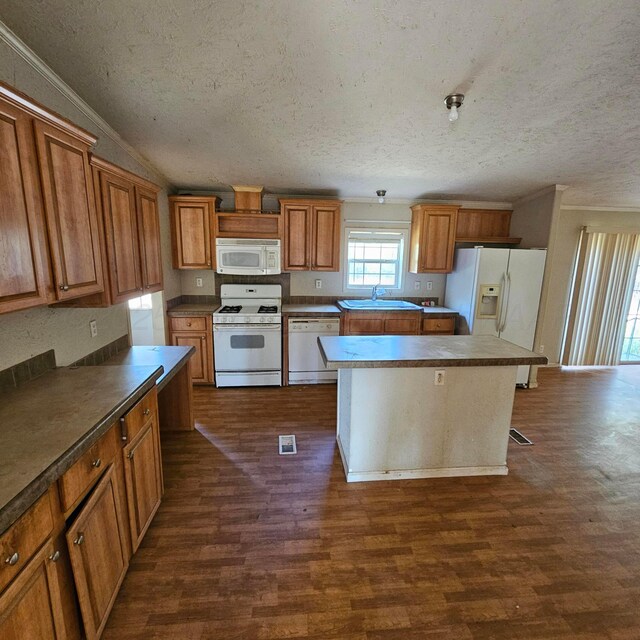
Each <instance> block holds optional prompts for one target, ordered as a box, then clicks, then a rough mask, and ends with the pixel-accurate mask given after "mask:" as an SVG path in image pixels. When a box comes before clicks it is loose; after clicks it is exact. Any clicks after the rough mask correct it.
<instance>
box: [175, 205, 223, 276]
mask: <svg viewBox="0 0 640 640" xmlns="http://www.w3.org/2000/svg"><path fill="white" fill-rule="evenodd" d="M217 202H218V198H217V197H215V196H211V197H198V196H169V203H170V206H171V239H172V247H173V266H174V268H175V269H215V255H216V253H215V238H214V233H213V231H214V228H215V221H214V215H215V210H216V205H217Z"/></svg>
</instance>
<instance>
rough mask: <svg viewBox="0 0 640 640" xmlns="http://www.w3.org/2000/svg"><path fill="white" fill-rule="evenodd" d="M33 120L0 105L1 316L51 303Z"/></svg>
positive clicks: (0, 102) (8, 106)
mask: <svg viewBox="0 0 640 640" xmlns="http://www.w3.org/2000/svg"><path fill="white" fill-rule="evenodd" d="M39 180H40V178H39V177H38V166H37V162H36V153H35V146H34V142H33V133H32V131H31V119H30V118H29V117H28V116H27V115H26V114H25V113H24V112H23V111H20V110H19V109H17V108H16V107H14V106H13V105H10V104H9V103H7V102H4V101H3V100H0V265H1V266H2V268H1V269H0V313H1V312H4V311H15V310H16V309H25V308H27V307H33V306H35V305H39V304H45V303H46V302H47V284H48V280H49V274H48V265H47V257H48V256H47V249H46V248H47V240H46V232H45V226H44V217H43V216H44V214H43V211H42V202H41V200H40V191H39V189H38V184H39Z"/></svg>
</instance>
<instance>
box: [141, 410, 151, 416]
mask: <svg viewBox="0 0 640 640" xmlns="http://www.w3.org/2000/svg"><path fill="white" fill-rule="evenodd" d="M142 413H144V415H145V416H148V415H149V414H150V413H151V409H145V410H144V411H143V412H142Z"/></svg>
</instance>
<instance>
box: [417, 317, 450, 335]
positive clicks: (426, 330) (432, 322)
mask: <svg viewBox="0 0 640 640" xmlns="http://www.w3.org/2000/svg"><path fill="white" fill-rule="evenodd" d="M455 329H456V319H455V317H451V318H423V319H422V335H423V336H452V335H453V334H454V333H455Z"/></svg>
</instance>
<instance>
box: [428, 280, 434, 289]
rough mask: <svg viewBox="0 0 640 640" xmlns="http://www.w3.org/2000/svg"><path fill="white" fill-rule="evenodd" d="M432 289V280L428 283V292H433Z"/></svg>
mask: <svg viewBox="0 0 640 640" xmlns="http://www.w3.org/2000/svg"><path fill="white" fill-rule="evenodd" d="M431 289H433V282H431V280H429V281H428V282H427V291H431Z"/></svg>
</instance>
